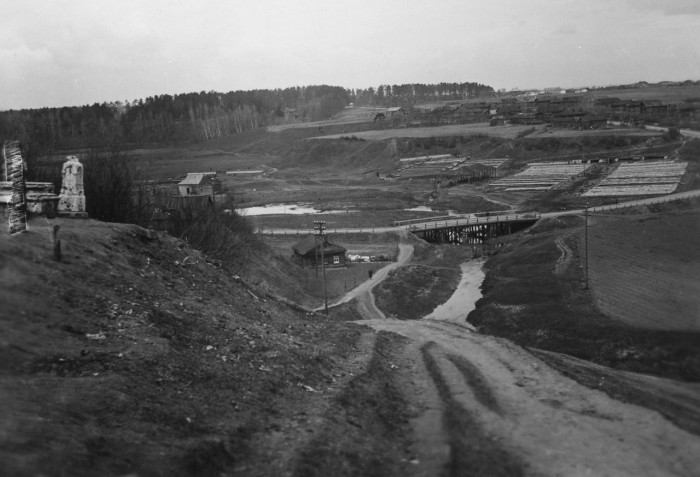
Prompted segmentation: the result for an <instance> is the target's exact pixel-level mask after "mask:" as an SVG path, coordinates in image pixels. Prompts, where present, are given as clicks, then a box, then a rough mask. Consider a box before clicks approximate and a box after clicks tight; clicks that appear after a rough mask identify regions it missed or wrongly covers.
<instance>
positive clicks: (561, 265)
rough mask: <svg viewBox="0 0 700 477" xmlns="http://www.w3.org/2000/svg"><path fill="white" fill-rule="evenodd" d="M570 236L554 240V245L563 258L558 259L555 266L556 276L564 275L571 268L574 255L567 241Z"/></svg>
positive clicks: (562, 236)
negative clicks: (570, 264)
mask: <svg viewBox="0 0 700 477" xmlns="http://www.w3.org/2000/svg"><path fill="white" fill-rule="evenodd" d="M569 235H571V234H566V235H561V236H559V237H557V238H556V239H554V243H555V244H556V245H557V248H558V249H559V251H560V252H561V256H560V257H559V258H558V259H557V262H556V264H555V265H554V274H555V275H562V274H563V273H564V272H565V271H566V269H567V268H568V267H569V263H571V257H572V256H573V254H572V253H571V249H570V248H569V246H568V245H566V240H567V239H568V238H569Z"/></svg>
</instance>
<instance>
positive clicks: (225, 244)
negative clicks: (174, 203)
mask: <svg viewBox="0 0 700 477" xmlns="http://www.w3.org/2000/svg"><path fill="white" fill-rule="evenodd" d="M170 217H171V220H170V224H169V226H168V233H169V234H170V235H173V236H175V237H178V238H181V239H183V240H185V241H186V242H187V243H188V244H189V245H190V246H191V247H193V248H196V249H198V250H201V251H202V252H204V253H206V254H207V255H208V256H210V257H212V258H214V259H217V260H222V261H225V262H226V263H227V264H231V265H234V266H237V267H239V268H244V267H245V265H246V263H247V258H248V256H249V255H250V252H251V250H252V248H253V246H254V245H256V244H259V239H258V237H257V236H256V235H255V232H254V230H253V226H252V225H251V223H250V221H249V220H247V219H246V218H245V217H242V216H240V215H238V214H237V213H236V212H235V211H234V210H233V209H226V208H225V206H223V207H214V206H213V205H210V204H206V205H194V204H193V205H191V206H182V207H179V208H178V209H175V210H171V211H170Z"/></svg>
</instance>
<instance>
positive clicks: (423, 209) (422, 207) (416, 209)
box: [403, 205, 462, 215]
mask: <svg viewBox="0 0 700 477" xmlns="http://www.w3.org/2000/svg"><path fill="white" fill-rule="evenodd" d="M403 210H404V211H406V212H437V213H445V211H444V210H439V209H431V208H430V207H428V206H427V205H418V206H416V207H412V208H410V209H403ZM446 213H447V215H462V214H460V213H459V212H457V211H456V210H448V211H447V212H446Z"/></svg>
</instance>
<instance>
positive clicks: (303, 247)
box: [292, 235, 347, 268]
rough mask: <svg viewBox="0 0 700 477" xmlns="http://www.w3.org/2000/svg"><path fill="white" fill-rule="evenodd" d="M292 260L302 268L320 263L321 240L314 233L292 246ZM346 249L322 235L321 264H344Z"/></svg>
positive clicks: (333, 265) (341, 265)
mask: <svg viewBox="0 0 700 477" xmlns="http://www.w3.org/2000/svg"><path fill="white" fill-rule="evenodd" d="M292 252H293V253H292V260H294V261H295V262H296V263H298V264H299V265H301V266H302V267H304V268H314V267H317V266H320V265H321V240H320V239H319V238H317V236H316V235H308V236H307V237H306V238H303V239H302V240H300V241H299V242H297V243H296V244H294V245H293V246H292ZM345 252H347V249H346V248H345V247H343V246H340V245H336V244H334V243H331V242H329V241H328V237H323V264H324V266H325V267H344V266H346V257H345Z"/></svg>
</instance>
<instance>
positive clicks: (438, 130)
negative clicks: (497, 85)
mask: <svg viewBox="0 0 700 477" xmlns="http://www.w3.org/2000/svg"><path fill="white" fill-rule="evenodd" d="M531 129H532V126H489V125H488V124H487V123H478V124H459V125H447V126H435V127H422V128H401V129H379V130H374V131H360V132H356V133H353V134H352V136H354V137H357V138H359V139H364V140H367V141H381V140H384V139H393V138H402V137H411V138H413V137H444V136H470V135H484V136H491V137H500V138H506V139H514V138H516V137H518V134H520V133H522V132H524V131H528V130H531ZM344 136H347V134H329V135H327V136H317V137H315V138H313V139H340V138H341V137H344Z"/></svg>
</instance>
